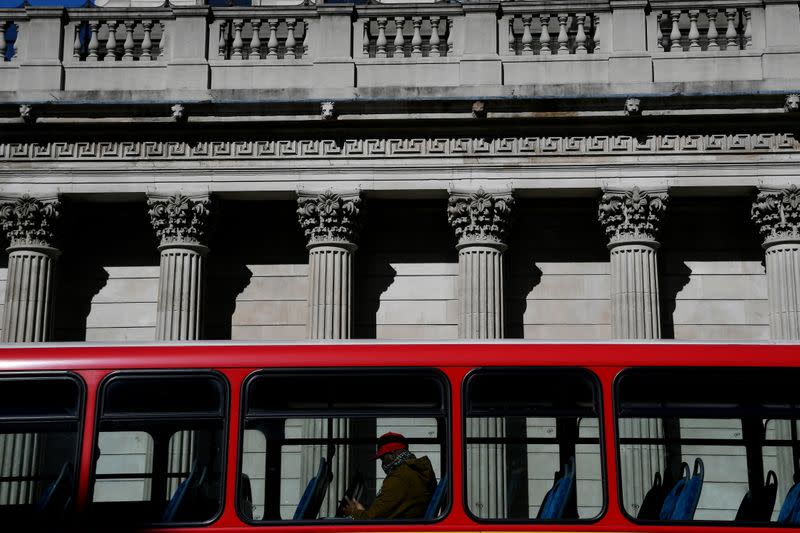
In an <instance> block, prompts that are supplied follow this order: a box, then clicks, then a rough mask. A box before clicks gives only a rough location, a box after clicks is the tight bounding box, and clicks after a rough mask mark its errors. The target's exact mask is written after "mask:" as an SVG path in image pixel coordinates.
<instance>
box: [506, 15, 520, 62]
mask: <svg viewBox="0 0 800 533" xmlns="http://www.w3.org/2000/svg"><path fill="white" fill-rule="evenodd" d="M515 20H516V17H513V16H512V17H509V19H508V51H509V52H514V54H516V55H519V50H517V47H516V44H517V42H516V38H515V37H514V21H515Z"/></svg>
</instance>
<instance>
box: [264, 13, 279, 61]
mask: <svg viewBox="0 0 800 533" xmlns="http://www.w3.org/2000/svg"><path fill="white" fill-rule="evenodd" d="M279 23H280V20H278V19H267V24H269V41H267V59H271V60H273V61H275V60H276V59H278V24H279Z"/></svg>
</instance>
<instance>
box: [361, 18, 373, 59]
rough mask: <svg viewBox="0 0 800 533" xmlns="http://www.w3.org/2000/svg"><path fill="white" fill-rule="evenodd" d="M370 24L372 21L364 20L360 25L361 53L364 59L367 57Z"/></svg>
mask: <svg viewBox="0 0 800 533" xmlns="http://www.w3.org/2000/svg"><path fill="white" fill-rule="evenodd" d="M370 24H372V19H366V20H365V21H364V23H363V24H362V25H361V52H362V53H363V55H364V57H369V39H370V33H369V26H370Z"/></svg>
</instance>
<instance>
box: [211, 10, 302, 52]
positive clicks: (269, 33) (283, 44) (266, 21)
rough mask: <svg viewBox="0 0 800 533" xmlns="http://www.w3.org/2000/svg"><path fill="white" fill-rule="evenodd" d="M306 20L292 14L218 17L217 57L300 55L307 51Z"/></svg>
mask: <svg viewBox="0 0 800 533" xmlns="http://www.w3.org/2000/svg"><path fill="white" fill-rule="evenodd" d="M307 36H308V23H307V22H306V21H304V20H303V19H301V18H294V17H263V18H262V17H252V18H249V19H245V18H230V19H222V20H221V21H220V22H219V44H218V46H217V50H218V52H217V59H221V60H231V61H237V60H239V61H241V60H259V59H266V60H268V61H277V60H279V59H281V60H287V61H288V60H293V59H301V58H302V57H303V56H305V55H306V54H307V53H308V44H307V43H306V37H307Z"/></svg>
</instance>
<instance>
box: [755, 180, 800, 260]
mask: <svg viewBox="0 0 800 533" xmlns="http://www.w3.org/2000/svg"><path fill="white" fill-rule="evenodd" d="M750 218H752V219H753V222H755V223H756V226H758V232H759V233H760V234H761V238H762V239H764V247H767V246H769V245H770V244H775V243H776V242H778V241H783V240H793V241H800V190H799V189H798V188H797V186H795V185H792V186H791V187H789V188H788V189H762V190H760V191H759V193H758V196H757V197H756V199H755V201H754V202H753V207H752V209H751V210H750Z"/></svg>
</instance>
